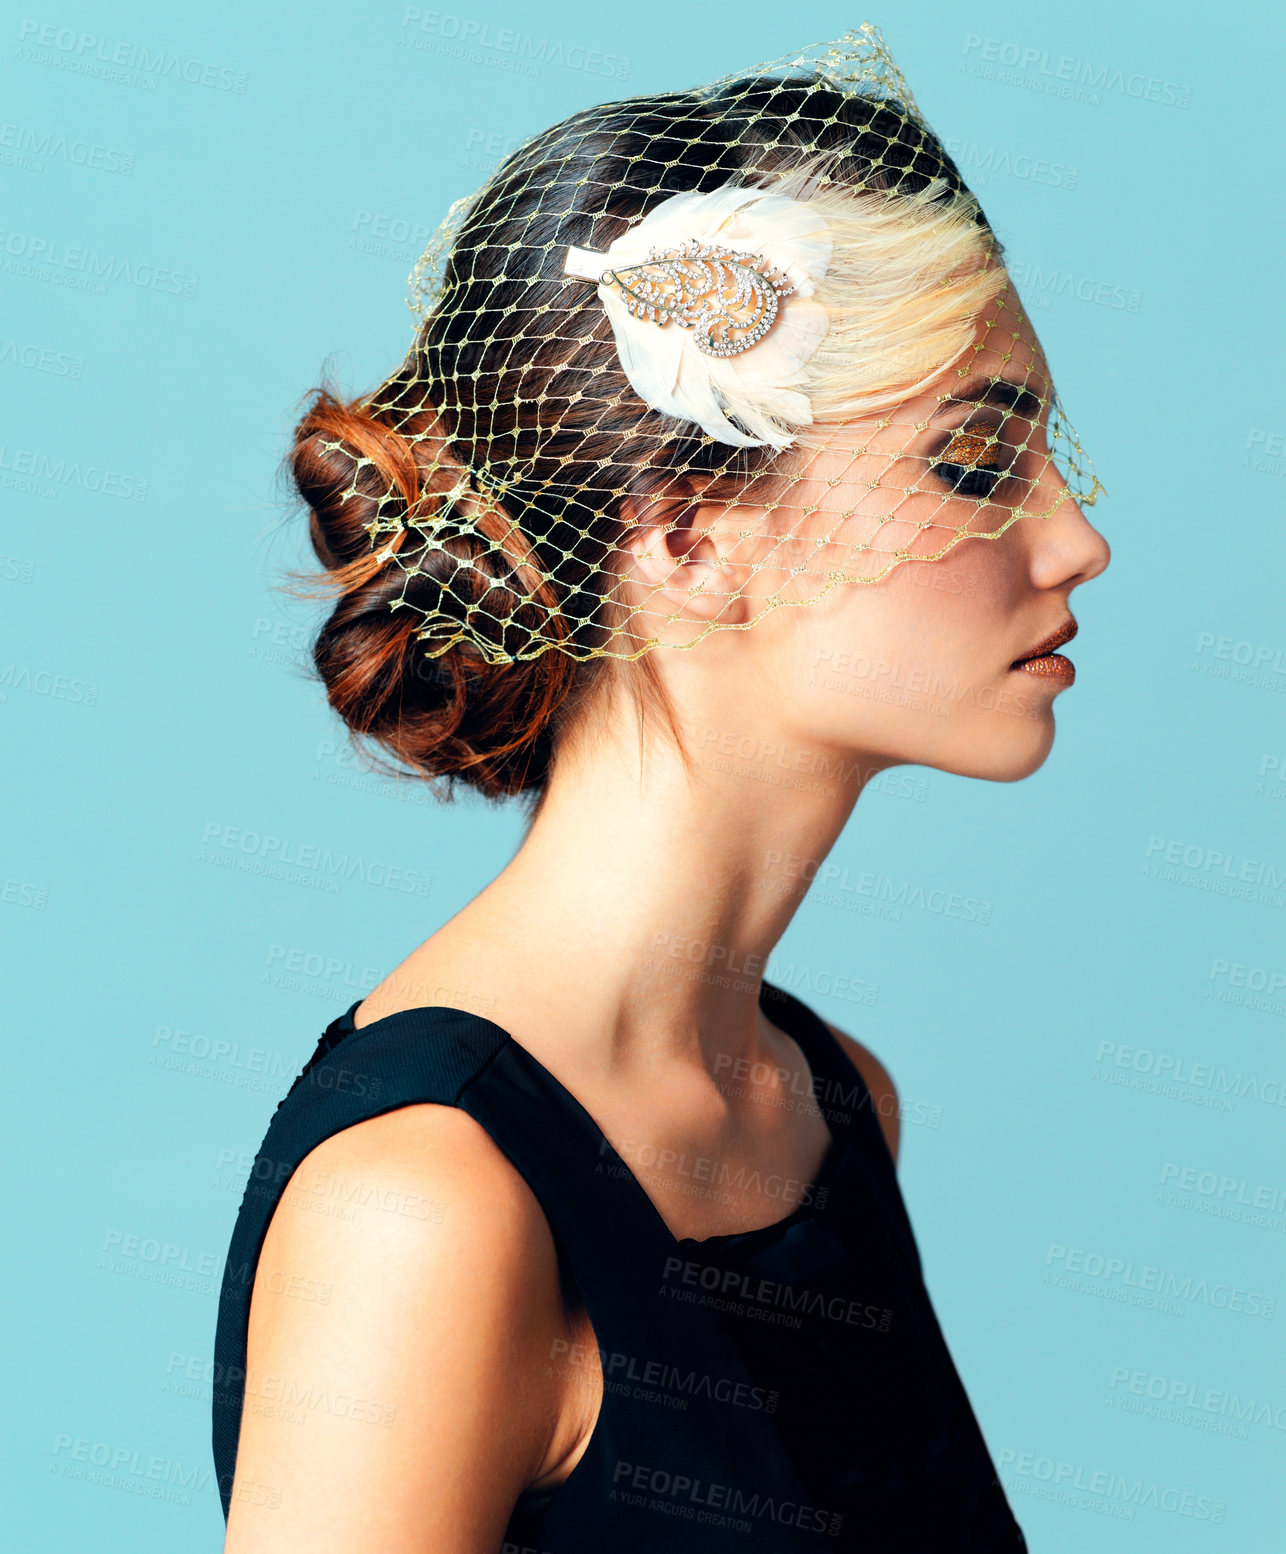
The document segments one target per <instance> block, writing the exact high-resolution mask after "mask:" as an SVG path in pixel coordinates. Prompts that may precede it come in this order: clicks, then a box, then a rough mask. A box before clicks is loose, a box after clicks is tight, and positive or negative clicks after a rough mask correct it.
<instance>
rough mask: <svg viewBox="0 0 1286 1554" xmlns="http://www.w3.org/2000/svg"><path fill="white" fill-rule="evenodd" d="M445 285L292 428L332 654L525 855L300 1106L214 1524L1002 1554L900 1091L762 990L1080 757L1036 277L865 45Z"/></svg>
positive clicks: (575, 188) (226, 1404) (393, 977)
mask: <svg viewBox="0 0 1286 1554" xmlns="http://www.w3.org/2000/svg"><path fill="white" fill-rule="evenodd" d="M416 284H417V292H416V306H417V313H418V323H417V328H416V333H415V338H414V341H413V344H412V348H411V350H410V352H409V354H408V356H407V358H406V360H405V362H404V363H402V364H401V365H400V366H399V367H398V368H397V369H396V371H394V372H393V373H392V374H391V375H390V377H389V378H388V379H387V380H386V381H385V382H384V383H383V384H382V385H380V387H379V388H378V389H377V390H376V391H375V392H373V393H371V394H369V395H366V396H364V397H362V398H360V399H357V400H352V401H349V400H346V399H345V398H343V397H342V396H340V395H339V394H338V393H337V392H335V391H332V390H329V389H325V390H319V391H318V392H317V393H316V394H315V395H313V396H312V398H311V400H310V402H309V404H308V407H307V410H306V413H305V414H304V416H303V419H302V421H301V423H300V424H299V427H298V430H297V433H296V439H295V443H294V448H293V452H292V455H291V470H292V474H293V478H294V481H295V483H296V486H297V489H298V491H299V494H300V496H301V497H302V499H303V501H304V502H305V504H306V505H307V508H308V510H309V514H310V518H309V522H310V533H311V538H312V543H313V546H314V548H315V550H316V553H317V556H318V558H319V560H320V562H321V564H322V566H323V568H324V570H325V574H326V579H325V586H326V588H327V589H328V590H329V593H330V596H331V598H332V601H333V602H332V608H331V612H330V615H329V618H328V619H327V620H326V622H325V624H324V625H323V626H322V628H321V630H320V634H319V636H318V638H317V641H316V645H315V651H314V660H315V663H316V666H317V669H318V672H319V674H320V676H321V678H322V680H323V682H324V684H325V686H326V689H327V693H328V696H329V699H330V703H331V705H332V707H333V708H334V709H335V710H336V711H337V712H338V713H339V714H340V716H341V717H342V718H343V719H344V720H345V721H346V722H347V724H348V725H349V727H350V728H351V729H352V730H353V732H354V734H355V735H357V736H359V737H361V738H364V739H366V740H369V741H371V742H373V743H374V744H375V745H377V746H379V747H380V748H381V749H382V750H383V751H385V752H387V753H388V754H390V755H391V756H393V757H394V758H395V759H396V761H397V762H398V764H399V767H400V769H402V770H405V771H407V772H410V773H413V774H416V775H418V776H421V777H423V778H425V779H428V780H430V781H432V782H434V783H435V784H436V785H437V787H438V788H439V790H440V791H441V792H442V793H443V794H444V796H447V795H449V794H450V792H452V791H454V790H455V789H457V788H460V787H462V786H463V787H467V788H469V789H472V790H473V791H475V792H477V793H480V794H482V795H484V796H486V797H488V798H491V799H496V800H507V799H516V800H518V801H519V802H520V803H523V804H524V805H526V806H527V809H528V813H529V815H530V821H529V825H528V827H527V830H526V834H525V837H524V839H523V842H522V844H521V846H520V847H519V849H518V851H517V852H516V854H515V856H514V857H513V859H512V860H511V861H510V862H509V863H508V864H507V865H506V867H505V868H504V869H503V870H502V871H501V872H500V873H499V874H498V875H497V877H496V878H495V879H494V880H493V881H492V882H491V883H490V884H489V885H487V886H486V888H485V889H483V890H482V891H481V892H480V893H479V894H478V895H477V896H476V897H475V898H474V899H473V900H472V901H470V902H469V903H468V904H467V905H466V906H465V907H464V908H463V909H462V910H461V911H459V912H458V913H456V915H455V916H454V917H452V918H451V919H450V920H449V921H447V922H445V923H443V924H442V925H441V926H439V927H438V928H437V929H436V931H434V932H433V933H431V934H430V935H429V937H428V938H427V939H426V940H425V942H424V943H423V944H421V945H420V947H419V948H418V949H416V950H415V951H414V952H413V953H412V954H411V955H409V956H408V957H407V958H406V960H405V961H403V962H402V964H401V965H400V966H398V967H397V968H396V969H395V970H394V971H393V972H392V973H390V975H389V976H388V977H387V978H386V979H385V981H384V982H382V983H381V984H380V985H379V986H377V987H376V988H375V989H374V990H373V992H372V993H371V994H370V995H369V996H368V997H366V998H365V999H364V1000H362V1001H360V1002H359V1003H357V1004H354V1005H353V1007H352V1008H350V1009H349V1010H348V1011H347V1013H345V1014H344V1015H343V1016H341V1017H340V1018H338V1019H336V1020H335V1021H334V1022H333V1023H332V1024H331V1025H330V1027H328V1029H327V1030H326V1032H325V1033H324V1035H323V1036H322V1038H321V1040H320V1042H319V1043H318V1046H317V1049H316V1051H315V1053H314V1054H313V1056H312V1057H311V1058H310V1060H309V1062H308V1064H307V1065H306V1066H305V1068H304V1069H303V1071H302V1072H301V1074H300V1075H299V1077H298V1078H297V1079H296V1081H295V1082H294V1084H293V1086H292V1087H291V1089H290V1091H289V1093H288V1094H287V1095H286V1097H285V1098H284V1099H283V1100H282V1102H281V1104H280V1105H279V1107H278V1109H277V1112H276V1115H275V1116H274V1118H273V1119H272V1123H271V1126H270V1127H269V1129H268V1133H267V1136H266V1138H265V1140H264V1143H263V1146H262V1149H261V1151H260V1154H259V1157H258V1159H257V1160H256V1164H255V1169H254V1171H253V1172H252V1175H251V1179H250V1185H249V1187H248V1188H247V1192H246V1195H245V1198H244V1200H243V1202H242V1206H241V1210H240V1214H239V1217H238V1220H237V1225H236V1229H235V1232H234V1235H233V1240H232V1246H231V1249H230V1253H229V1257H228V1263H227V1268H226V1271H225V1275H224V1286H223V1295H222V1301H221V1306H220V1318H219V1330H218V1335H217V1344H216V1356H215V1358H216V1375H217V1377H218V1385H217V1386H216V1391H215V1406H214V1447H215V1456H216V1466H217V1470H218V1474H219V1482H220V1488H221V1494H222V1497H223V1505H224V1511H225V1514H226V1515H227V1517H228V1533H227V1544H226V1547H227V1548H228V1550H230V1551H232V1554H250V1551H252V1550H253V1551H256V1554H278V1551H286V1550H291V1551H293V1550H305V1549H307V1550H308V1551H309V1554H326V1551H329V1550H341V1549H342V1550H345V1551H348V1550H352V1549H370V1550H380V1551H381V1554H401V1551H411V1550H415V1551H417V1554H419V1551H422V1550H425V1549H432V1550H434V1551H435V1554H497V1551H501V1550H504V1551H506V1554H519V1551H522V1554H579V1551H587V1554H588V1551H593V1554H605V1551H609V1550H610V1551H613V1554H616V1551H642V1550H648V1551H651V1550H665V1551H667V1554H678V1551H679V1550H698V1549H699V1550H702V1551H720V1550H729V1551H731V1550H737V1551H746V1550H765V1551H768V1550H771V1551H774V1554H783V1551H797V1550H813V1549H816V1550H825V1549H836V1550H849V1549H851V1550H858V1549H860V1550H863V1551H867V1554H877V1551H878V1554H893V1551H899V1554H912V1551H915V1554H928V1551H932V1554H949V1551H961V1554H963V1551H966V1550H968V1551H983V1550H986V1551H989V1554H990V1551H999V1550H1022V1549H1024V1548H1025V1547H1026V1544H1025V1542H1024V1539H1023V1534H1022V1532H1021V1530H1020V1529H1019V1527H1018V1524H1017V1522H1016V1521H1015V1519H1014V1517H1013V1515H1012V1513H1011V1511H1010V1508H1009V1506H1008V1503H1007V1501H1006V1497H1005V1494H1004V1491H1003V1488H1002V1487H1001V1485H1000V1483H999V1481H998V1478H997V1475H996V1472H995V1468H994V1465H993V1463H992V1461H991V1458H990V1455H989V1453H988V1450H987V1446H986V1444H985V1441H984V1437H983V1432H982V1428H981V1427H980V1424H979V1422H978V1420H977V1418H976V1417H975V1415H974V1412H973V1409H972V1407H971V1405H970V1402H969V1400H968V1397H967V1395H966V1392H965V1388H964V1386H963V1384H962V1382H961V1379H960V1377H959V1375H958V1373H957V1371H956V1368H955V1365H954V1363H953V1361H952V1358H951V1355H950V1352H949V1350H948V1347H947V1343H946V1341H945V1339H944V1337H943V1334H942V1332H941V1330H940V1328H939V1326H938V1322H937V1319H936V1317H935V1315H934V1311H933V1308H932V1305H931V1303H930V1300H929V1296H928V1294H927V1291H926V1289H925V1285H924V1281H923V1278H922V1274H921V1267H920V1259H919V1253H918V1250H917V1246H916V1241H915V1237H914V1234H913V1231H912V1227H911V1224H910V1221H909V1219H908V1217H907V1213H906V1210H905V1207H904V1205H903V1201H902V1196H901V1192H900V1189H899V1186H898V1181H897V1176H896V1170H895V1162H896V1158H897V1151H898V1103H897V1094H896V1090H895V1087H894V1084H893V1081H892V1079H891V1078H890V1076H889V1075H888V1074H887V1072H886V1071H885V1070H884V1068H883V1067H882V1065H881V1063H880V1062H879V1060H878V1058H877V1057H876V1056H875V1055H874V1054H872V1053H871V1052H869V1051H868V1050H866V1049H865V1048H864V1047H863V1046H862V1045H861V1044H860V1043H859V1042H858V1041H857V1040H856V1039H854V1037H853V1036H852V1035H850V1034H847V1033H844V1032H841V1031H838V1030H836V1029H835V1028H833V1027H831V1026H829V1025H828V1024H826V1023H825V1022H824V1021H823V1020H822V1019H821V1018H820V1017H819V1016H818V1015H817V1014H815V1013H814V1012H813V1011H812V1010H811V1009H810V1008H809V1007H808V1006H807V1005H806V1004H804V1003H802V1002H801V1001H799V1000H798V999H797V998H796V997H794V996H793V995H792V994H791V993H789V992H787V991H786V990H785V989H783V988H781V987H778V986H775V985H774V984H773V983H771V982H769V981H765V980H764V975H763V973H764V968H765V966H766V964H767V962H768V959H769V956H770V954H771V952H772V950H773V947H774V946H775V945H776V944H777V942H778V941H779V940H780V939H781V937H782V935H783V934H784V932H785V931H786V929H787V927H788V925H789V924H790V922H791V919H792V917H793V916H794V914H795V912H796V910H797V908H798V906H799V904H800V902H801V901H802V899H803V897H804V895H805V893H806V892H807V890H808V886H809V882H810V880H811V879H812V878H813V876H814V874H815V873H816V872H817V870H818V868H819V866H820V865H821V863H822V861H823V860H825V858H826V857H827V854H828V853H829V852H830V850H831V848H832V847H833V845H834V844H835V842H836V840H837V839H838V837H839V835H840V833H841V832H842V830H843V829H844V827H845V825H846V824H847V822H848V820H849V818H850V816H851V814H852V812H853V809H854V806H855V804H856V803H857V800H858V799H859V797H860V795H861V793H862V790H863V788H864V787H865V786H866V785H867V784H868V783H869V782H870V781H871V780H872V779H873V778H875V777H876V776H878V775H879V774H880V773H882V772H884V771H887V770H888V769H889V768H891V767H894V766H898V765H908V764H910V765H917V764H918V765H924V766H930V767H934V768H936V769H939V770H942V771H946V772H952V773H957V774H961V775H966V776H973V777H980V778H986V779H990V780H992V781H996V782H1013V781H1016V780H1019V779H1021V778H1023V777H1025V776H1027V775H1029V774H1030V773H1032V772H1034V771H1035V770H1036V769H1037V768H1038V767H1039V766H1040V765H1041V763H1042V762H1043V761H1044V759H1045V757H1046V756H1047V754H1048V752H1049V750H1050V746H1051V743H1052V740H1053V735H1054V717H1053V704H1054V700H1055V697H1056V695H1057V693H1058V691H1059V690H1060V689H1063V688H1064V687H1066V686H1067V685H1069V684H1070V683H1071V681H1072V678H1073V675H1074V671H1073V669H1072V666H1071V663H1070V661H1069V660H1068V659H1067V658H1066V657H1065V656H1064V655H1062V654H1060V653H1058V652H1057V651H1056V649H1058V648H1059V647H1061V646H1062V645H1063V644H1065V643H1066V642H1067V641H1068V640H1069V639H1070V638H1071V636H1072V635H1073V634H1074V633H1075V631H1076V624H1075V621H1074V618H1073V617H1072V615H1071V612H1070V610H1069V596H1070V595H1071V593H1072V591H1073V590H1074V589H1075V588H1076V587H1077V586H1078V585H1079V584H1081V583H1084V582H1086V581H1088V580H1090V579H1091V578H1094V577H1096V576H1097V575H1098V574H1099V573H1100V572H1102V571H1103V569H1104V568H1105V567H1106V566H1107V564H1108V559H1109V552H1108V547H1107V545H1106V543H1105V541H1104V540H1103V538H1102V537H1101V535H1100V534H1099V533H1098V532H1097V531H1096V530H1095V529H1094V528H1093V527H1092V526H1091V525H1090V524H1089V522H1088V521H1087V520H1086V518H1085V516H1084V514H1083V512H1082V510H1081V506H1080V505H1079V503H1080V502H1081V501H1086V502H1092V501H1093V500H1094V499H1095V497H1096V496H1097V494H1098V490H1099V487H1098V483H1097V481H1096V480H1095V479H1094V478H1093V476H1092V474H1091V473H1090V472H1089V467H1088V461H1087V460H1086V459H1085V458H1084V456H1083V454H1082V453H1081V450H1080V447H1079V444H1078V443H1077V441H1076V438H1075V435H1074V433H1072V431H1071V429H1070V426H1069V424H1068V422H1067V421H1066V418H1065V417H1064V416H1063V414H1062V411H1061V407H1060V406H1059V404H1058V401H1057V397H1056V395H1055V392H1054V388H1053V384H1052V381H1051V378H1050V375H1049V368H1048V366H1047V363H1046V361H1045V358H1044V355H1043V353H1042V350H1041V346H1040V343H1039V341H1038V340H1037V338H1036V336H1035V334H1034V332H1033V330H1032V327H1031V324H1030V322H1029V320H1028V318H1027V316H1026V314H1025V313H1024V311H1023V308H1022V306H1021V303H1020V301H1019V299H1018V298H1017V296H1016V295H1015V292H1014V290H1013V288H1012V285H1011V284H1010V282H1009V280H1008V277H1007V274H1006V270H1005V263H1004V254H1003V251H1002V249H1001V246H1000V244H999V243H998V241H997V240H996V238H995V235H994V234H993V232H992V231H991V228H990V227H989V225H988V223H987V220H986V218H985V216H984V215H983V213H982V211H981V210H980V208H979V206H978V204H977V201H976V200H975V198H974V197H973V195H972V194H971V193H970V192H969V190H968V189H967V188H966V187H965V185H964V183H963V181H962V179H961V177H960V175H959V172H958V170H957V169H956V167H955V165H954V163H953V162H952V160H951V158H950V157H949V156H948V155H947V153H946V151H945V149H944V148H943V146H942V144H941V142H940V141H939V140H938V138H937V137H936V136H935V135H934V134H933V132H932V131H931V130H930V129H929V128H928V126H927V125H926V124H925V123H924V121H923V119H922V118H921V116H920V115H919V112H918V110H917V109H916V107H915V104H914V100H913V98H912V97H911V94H910V92H909V91H908V90H907V88H906V85H905V82H903V81H902V79H901V77H900V75H899V74H898V72H897V71H896V67H894V66H893V64H892V62H891V60H890V59H889V57H888V55H887V53H886V52H885V50H884V48H883V44H882V42H881V40H880V38H879V35H878V33H876V32H875V31H874V29H871V28H863V29H861V30H859V31H858V32H857V33H850V34H848V35H847V36H846V37H845V38H844V39H841V40H839V41H838V42H837V43H835V44H832V45H827V46H825V47H821V48H817V49H812V50H808V51H806V52H805V53H803V54H801V55H798V56H795V57H792V58H790V59H787V60H783V61H776V62H774V63H772V64H769V65H763V66H758V67H754V68H753V69H751V70H749V71H746V72H742V73H741V74H739V75H737V76H735V77H728V78H725V79H723V80H720V81H716V82H713V83H711V84H709V85H706V86H703V87H699V88H694V89H691V90H686V91H675V92H668V93H663V94H657V95H655V96H645V97H636V98H632V99H630V100H628V101H626V102H618V103H609V104H606V105H603V106H601V107H597V108H593V109H589V110H586V111H583V112H581V113H578V114H576V115H574V116H573V117H572V118H570V119H568V120H566V121H564V122H563V123H560V124H557V125H555V126H553V127H552V128H550V129H548V130H546V131H544V132H542V133H541V134H538V135H536V136H534V137H533V138H532V139H531V140H529V141H527V142H526V143H525V144H524V145H523V146H522V147H520V148H519V149H518V150H517V151H515V152H514V153H513V154H512V155H511V156H510V157H508V158H507V159H506V160H505V161H504V162H503V163H502V164H501V165H500V167H499V168H498V169H497V171H496V172H495V173H494V174H493V175H492V176H491V177H490V178H489V179H488V180H487V182H486V183H485V184H484V185H483V187H482V188H481V189H480V190H479V191H478V192H477V193H476V194H475V195H474V196H472V197H471V198H470V199H469V200H467V201H464V202H461V203H460V205H459V206H458V207H457V208H455V209H454V210H453V212H452V215H451V217H450V218H449V219H448V222H447V223H446V224H444V228H443V235H442V238H441V240H440V242H439V243H437V244H436V245H435V247H434V248H433V249H432V250H431V251H430V253H429V255H427V256H426V259H425V261H423V263H422V265H421V266H420V267H419V269H418V271H417V282H416ZM877 664H881V665H884V666H897V668H898V670H899V674H898V675H897V676H896V677H892V676H888V677H882V676H881V675H880V674H878V673H873V672H872V670H871V666H872V665H877ZM894 678H896V683H897V684H898V685H899V686H902V687H906V686H912V687H914V688H915V689H914V692H913V693H910V692H908V691H906V690H905V689H902V690H893V689H891V688H890V687H891V685H892V684H893V683H894ZM728 751H736V752H737V753H738V759H737V760H736V761H730V760H728V759H726V758H725V756H726V752H728ZM747 752H750V755H749V756H747V754H746V753H747ZM783 771H785V772H787V773H789V774H791V780H790V781H781V780H777V778H778V776H779V774H780V773H782V772H783ZM456 824H458V825H467V818H465V819H460V820H457V822H456ZM837 969H838V968H837Z"/></svg>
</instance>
